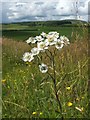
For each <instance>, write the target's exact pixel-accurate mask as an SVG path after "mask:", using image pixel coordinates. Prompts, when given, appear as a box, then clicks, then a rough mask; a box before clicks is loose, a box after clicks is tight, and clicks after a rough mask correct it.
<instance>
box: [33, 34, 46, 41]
mask: <svg viewBox="0 0 90 120" xmlns="http://www.w3.org/2000/svg"><path fill="white" fill-rule="evenodd" d="M35 39H36V41H37V42H41V41H43V40H44V38H42V36H40V35H39V36H36V37H35Z"/></svg>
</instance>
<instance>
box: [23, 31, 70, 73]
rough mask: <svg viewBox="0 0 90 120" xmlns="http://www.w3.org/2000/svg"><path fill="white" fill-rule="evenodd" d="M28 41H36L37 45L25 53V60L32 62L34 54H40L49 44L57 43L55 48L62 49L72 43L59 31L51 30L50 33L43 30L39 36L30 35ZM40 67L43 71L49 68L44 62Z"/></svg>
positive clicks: (29, 42)
mask: <svg viewBox="0 0 90 120" xmlns="http://www.w3.org/2000/svg"><path fill="white" fill-rule="evenodd" d="M26 42H27V43H28V44H34V43H36V45H37V47H34V48H32V49H31V52H30V53H29V52H26V53H24V55H23V58H22V59H23V61H25V62H31V61H32V60H33V59H34V56H36V55H38V54H39V53H40V52H44V51H45V50H46V49H48V47H49V46H52V45H55V48H56V49H58V50H60V49H61V48H63V46H64V45H68V44H70V43H69V39H68V38H67V37H65V36H59V33H58V32H49V33H48V34H46V33H45V32H42V33H41V35H39V36H36V37H30V38H29V39H28V40H26ZM39 68H40V71H41V72H42V73H45V72H47V70H48V67H47V66H46V65H45V64H43V63H42V64H41V65H39Z"/></svg>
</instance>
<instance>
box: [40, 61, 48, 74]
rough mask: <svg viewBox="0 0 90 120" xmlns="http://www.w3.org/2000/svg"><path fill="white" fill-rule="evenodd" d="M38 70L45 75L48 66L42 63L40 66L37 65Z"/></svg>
mask: <svg viewBox="0 0 90 120" xmlns="http://www.w3.org/2000/svg"><path fill="white" fill-rule="evenodd" d="M39 69H40V71H41V72H42V73H46V72H47V71H48V66H47V65H45V64H44V63H42V64H41V65H39Z"/></svg>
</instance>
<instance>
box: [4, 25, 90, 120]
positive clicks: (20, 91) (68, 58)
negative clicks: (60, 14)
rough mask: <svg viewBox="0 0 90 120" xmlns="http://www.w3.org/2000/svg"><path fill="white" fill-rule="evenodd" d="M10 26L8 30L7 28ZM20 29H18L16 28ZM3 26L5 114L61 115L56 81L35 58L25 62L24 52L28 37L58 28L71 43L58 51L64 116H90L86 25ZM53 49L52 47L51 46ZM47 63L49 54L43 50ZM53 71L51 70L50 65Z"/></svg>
mask: <svg viewBox="0 0 90 120" xmlns="http://www.w3.org/2000/svg"><path fill="white" fill-rule="evenodd" d="M5 27H6V28H7V29H6V28H5ZM8 28H9V29H8ZM16 28H17V29H16ZM16 28H15V27H14V26H13V27H12V26H11V27H10V26H9V27H7V26H4V27H3V31H2V36H3V40H2V70H3V73H2V105H3V109H2V113H3V114H2V117H3V118H60V117H61V115H60V111H59V106H58V104H57V101H56V97H55V94H54V89H53V82H52V80H51V78H50V77H48V75H47V73H46V74H42V73H41V72H40V71H39V69H38V66H37V65H35V61H34V62H31V63H24V62H23V61H22V56H23V54H24V52H26V51H30V50H31V46H29V45H28V44H26V43H25V40H26V39H27V38H28V37H29V36H36V35H38V34H39V33H41V32H42V31H44V32H46V33H48V32H49V31H57V32H59V33H60V35H66V36H67V37H68V38H69V39H70V45H68V46H66V47H64V48H63V49H62V50H60V51H56V55H55V63H56V71H55V72H56V78H57V80H56V81H57V83H56V85H57V88H58V96H59V98H60V101H61V105H62V111H63V117H64V118H89V111H88V101H89V99H88V92H87V89H88V59H89V58H88V31H87V28H86V27H84V26H83V27H67V26H64V27H62V26H61V27H60V26H57V27H54V26H52V27H48V26H43V27H41V26H35V27H31V28H29V27H27V26H24V27H23V26H22V25H21V27H20V26H16ZM50 50H51V51H53V48H50ZM41 56H42V59H43V61H44V63H47V64H50V61H49V60H48V57H47V56H46V55H44V54H43V53H41ZM49 71H50V72H51V74H52V69H51V68H49Z"/></svg>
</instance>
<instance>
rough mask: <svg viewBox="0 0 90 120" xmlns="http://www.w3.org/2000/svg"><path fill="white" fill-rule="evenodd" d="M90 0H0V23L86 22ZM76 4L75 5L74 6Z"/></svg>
mask: <svg viewBox="0 0 90 120" xmlns="http://www.w3.org/2000/svg"><path fill="white" fill-rule="evenodd" d="M89 1H90V0H12V2H10V0H0V6H1V7H0V14H1V15H2V20H1V19H0V22H3V23H9V22H23V21H48V20H64V19H78V20H84V21H88V18H89V17H88V16H89V15H88V14H89V13H88V3H89ZM76 2H77V4H76Z"/></svg>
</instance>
